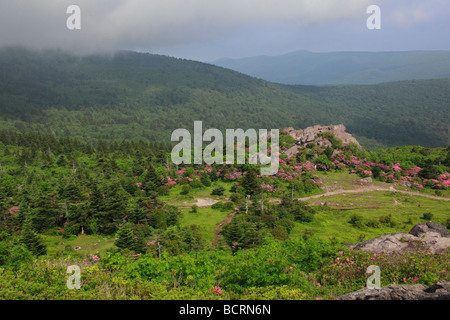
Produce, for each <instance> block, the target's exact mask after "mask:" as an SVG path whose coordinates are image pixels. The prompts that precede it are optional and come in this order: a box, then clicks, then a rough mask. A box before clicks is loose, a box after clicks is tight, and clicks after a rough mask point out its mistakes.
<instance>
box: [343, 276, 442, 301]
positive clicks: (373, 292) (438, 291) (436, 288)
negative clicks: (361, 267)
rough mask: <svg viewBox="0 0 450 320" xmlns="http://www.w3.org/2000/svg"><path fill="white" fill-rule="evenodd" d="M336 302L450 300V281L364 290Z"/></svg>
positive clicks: (347, 295) (344, 296)
mask: <svg viewBox="0 0 450 320" xmlns="http://www.w3.org/2000/svg"><path fill="white" fill-rule="evenodd" d="M336 300H450V281H440V282H438V283H436V284H434V285H432V286H427V285H424V284H413V285H390V286H387V287H385V288H381V289H369V288H364V289H361V290H358V291H355V292H352V293H349V294H346V295H343V296H340V297H338V298H337V299H336Z"/></svg>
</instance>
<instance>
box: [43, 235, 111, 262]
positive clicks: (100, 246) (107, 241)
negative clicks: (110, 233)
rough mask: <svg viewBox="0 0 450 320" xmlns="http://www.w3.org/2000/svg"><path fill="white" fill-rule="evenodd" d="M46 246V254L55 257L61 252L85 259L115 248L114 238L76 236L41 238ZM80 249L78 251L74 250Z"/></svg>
mask: <svg viewBox="0 0 450 320" xmlns="http://www.w3.org/2000/svg"><path fill="white" fill-rule="evenodd" d="M43 239H44V242H45V243H46V244H47V250H48V254H50V255H57V254H60V253H63V252H70V253H71V255H74V256H79V257H85V256H87V255H89V254H98V253H102V252H105V251H106V250H108V249H112V248H115V246H114V238H112V237H106V236H90V235H84V236H78V237H75V236H73V237H71V238H68V239H64V238H62V237H61V236H43ZM75 247H80V249H79V250H76V251H75V250H74V248H75Z"/></svg>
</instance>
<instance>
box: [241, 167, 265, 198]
mask: <svg viewBox="0 0 450 320" xmlns="http://www.w3.org/2000/svg"><path fill="white" fill-rule="evenodd" d="M242 187H243V188H244V190H245V194H246V195H255V194H258V193H259V192H260V191H261V183H260V182H259V179H258V177H257V175H256V171H255V170H253V169H251V168H249V169H248V170H247V174H246V175H245V176H244V178H243V179H242Z"/></svg>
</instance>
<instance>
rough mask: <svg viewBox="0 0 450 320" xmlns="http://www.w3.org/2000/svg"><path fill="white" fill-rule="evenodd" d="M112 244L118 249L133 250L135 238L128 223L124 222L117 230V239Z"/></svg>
mask: <svg viewBox="0 0 450 320" xmlns="http://www.w3.org/2000/svg"><path fill="white" fill-rule="evenodd" d="M114 244H115V245H116V246H117V247H118V248H120V249H128V250H134V249H135V246H136V240H135V238H134V232H133V228H132V226H131V224H130V223H125V224H124V225H123V226H122V227H121V228H120V229H119V231H118V232H117V240H116V241H115V242H114Z"/></svg>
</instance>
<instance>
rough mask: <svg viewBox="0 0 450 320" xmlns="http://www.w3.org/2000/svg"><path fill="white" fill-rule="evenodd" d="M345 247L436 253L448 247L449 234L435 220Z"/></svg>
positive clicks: (373, 250) (380, 250) (381, 250)
mask: <svg viewBox="0 0 450 320" xmlns="http://www.w3.org/2000/svg"><path fill="white" fill-rule="evenodd" d="M347 247H349V248H350V249H353V250H362V251H367V252H376V253H381V252H386V253H392V252H394V251H395V252H398V253H401V252H408V251H419V250H422V251H429V252H430V253H432V254H436V253H441V252H443V251H445V250H447V249H448V248H450V235H449V232H448V231H447V228H446V227H445V226H443V225H441V224H439V223H436V222H427V223H426V224H425V223H421V224H417V225H415V226H414V227H413V228H412V229H411V230H410V232H409V233H399V232H396V233H390V234H384V235H382V236H379V237H377V238H374V239H370V240H366V241H363V242H360V243H357V244H354V245H348V246H347Z"/></svg>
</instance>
